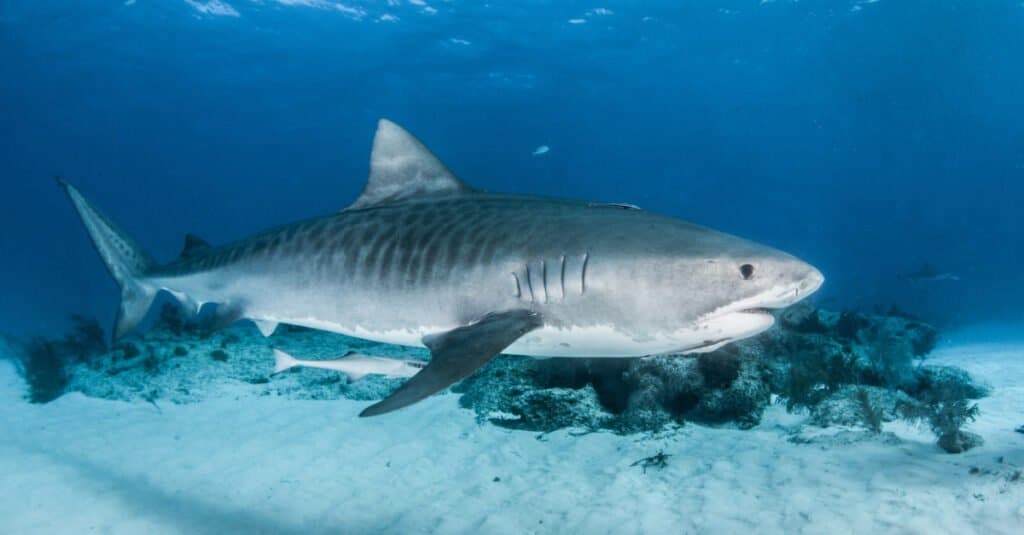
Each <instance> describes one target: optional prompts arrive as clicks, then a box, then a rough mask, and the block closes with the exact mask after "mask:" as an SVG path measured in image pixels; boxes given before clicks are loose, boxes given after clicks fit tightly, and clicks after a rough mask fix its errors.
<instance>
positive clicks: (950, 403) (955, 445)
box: [900, 368, 985, 453]
mask: <svg viewBox="0 0 1024 535" xmlns="http://www.w3.org/2000/svg"><path fill="white" fill-rule="evenodd" d="M956 372H959V370H956ZM956 372H949V371H947V370H945V369H941V368H940V369H938V370H929V371H928V372H926V373H922V374H920V376H919V385H918V389H917V391H916V392H915V393H914V397H915V399H916V400H917V403H904V404H902V405H901V407H900V408H901V411H902V413H903V416H904V417H905V418H907V419H911V420H919V421H924V422H926V423H927V424H928V425H929V427H930V428H931V430H932V432H933V433H935V435H936V436H937V437H938V445H939V447H941V448H942V449H943V450H945V451H947V452H949V453H961V452H964V451H967V450H969V449H971V448H973V447H975V446H978V445H980V444H981V443H982V440H981V437H980V436H978V435H976V434H974V433H969V432H966V431H963V430H962V429H961V428H962V427H963V426H964V425H965V424H967V423H968V422H971V421H974V419H975V418H977V416H978V405H977V404H974V403H971V401H970V400H971V399H975V398H977V397H980V395H984V393H985V392H984V389H980V388H979V387H978V386H977V385H975V384H973V383H972V382H971V380H970V376H968V375H967V374H966V373H962V372H960V373H956Z"/></svg>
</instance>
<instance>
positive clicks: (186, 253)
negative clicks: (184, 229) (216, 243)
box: [178, 234, 210, 258]
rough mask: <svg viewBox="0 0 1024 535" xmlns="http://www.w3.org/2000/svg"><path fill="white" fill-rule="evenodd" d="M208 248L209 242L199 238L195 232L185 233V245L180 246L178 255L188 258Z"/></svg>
mask: <svg viewBox="0 0 1024 535" xmlns="http://www.w3.org/2000/svg"><path fill="white" fill-rule="evenodd" d="M209 248H210V243H209V242H207V241H206V240H204V239H202V238H200V237H199V236H196V235H195V234H186V235H185V246H184V247H182V248H181V254H180V255H178V257H179V258H189V257H191V256H195V254H196V253H198V252H200V251H202V250H203V249H209Z"/></svg>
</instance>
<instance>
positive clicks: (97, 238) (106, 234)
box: [57, 177, 156, 340]
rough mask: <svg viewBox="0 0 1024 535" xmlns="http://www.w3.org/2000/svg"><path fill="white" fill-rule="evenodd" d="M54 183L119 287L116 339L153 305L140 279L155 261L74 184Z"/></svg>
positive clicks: (152, 293) (151, 294)
mask: <svg viewBox="0 0 1024 535" xmlns="http://www.w3.org/2000/svg"><path fill="white" fill-rule="evenodd" d="M57 184H59V185H60V186H61V187H62V188H64V191H65V192H67V194H68V197H69V198H70V199H71V203H72V204H73V205H74V206H75V210H77V211H78V216H79V217H80V218H81V219H82V224H83V225H85V230H86V231H88V233H89V237H90V238H92V243H93V245H94V246H95V247H96V252H98V253H99V255H100V258H102V259H103V262H104V263H105V264H106V265H107V270H108V271H110V274H111V275H113V276H114V280H116V281H117V284H118V285H119V286H121V308H120V309H119V310H118V313H117V323H116V324H115V326H114V340H118V339H120V338H121V337H123V336H124V335H126V334H128V333H129V332H130V331H131V330H132V329H133V328H135V326H136V325H138V324H139V322H140V321H142V318H143V317H145V315H146V312H147V311H148V310H149V307H150V305H152V304H153V298H154V297H156V289H154V288H152V287H151V286H148V285H146V284H145V283H144V282H143V280H142V279H143V277H144V275H145V274H146V272H148V271H149V270H151V269H152V268H153V267H154V266H155V265H156V262H154V261H153V259H152V258H151V257H150V256H149V255H148V254H146V252H145V251H143V250H142V248H140V247H139V246H138V244H136V243H135V241H134V240H132V239H131V238H129V237H128V236H127V235H125V233H124V232H122V231H121V229H119V228H117V226H115V225H114V224H113V223H111V222H110V220H109V219H107V217H106V216H105V215H103V214H102V213H100V211H99V210H97V209H96V207H94V206H93V205H92V203H90V202H89V201H88V200H86V198H85V197H83V196H82V194H81V193H79V192H78V190H77V189H75V187H74V186H72V185H71V184H68V183H67V182H66V181H65V180H64V179H62V178H60V177H57Z"/></svg>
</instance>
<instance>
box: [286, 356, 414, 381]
mask: <svg viewBox="0 0 1024 535" xmlns="http://www.w3.org/2000/svg"><path fill="white" fill-rule="evenodd" d="M426 365H427V363H426V362H419V361H415V360H402V359H390V358H385V357H372V356H370V355H363V354H362V353H349V354H347V355H345V356H343V357H339V358H336V359H331V360H299V359H297V358H295V357H293V356H291V355H289V354H288V353H285V352H284V351H281V350H280V349H275V350H274V374H275V375H276V374H278V373H281V372H283V371H286V370H290V369H292V368H294V367H296V366H302V367H305V368H320V369H323V370H334V371H336V372H342V373H344V374H345V375H348V377H349V379H350V380H352V381H358V380H360V379H362V378H363V377H365V376H367V375H373V374H377V375H383V376H385V377H412V376H413V375H416V374H417V373H418V372H419V371H420V370H422V369H423V368H424V367H426Z"/></svg>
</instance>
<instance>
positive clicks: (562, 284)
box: [558, 255, 565, 301]
mask: <svg viewBox="0 0 1024 535" xmlns="http://www.w3.org/2000/svg"><path fill="white" fill-rule="evenodd" d="M558 284H559V287H560V288H561V289H562V300H563V301H564V300H565V255H562V270H561V274H560V275H559V277H558Z"/></svg>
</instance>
